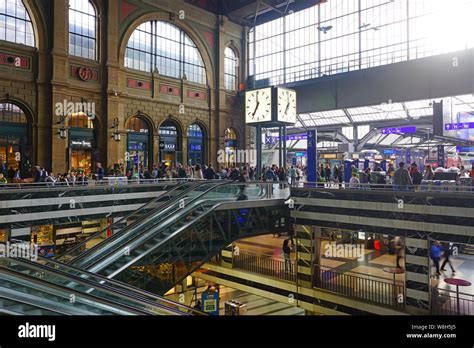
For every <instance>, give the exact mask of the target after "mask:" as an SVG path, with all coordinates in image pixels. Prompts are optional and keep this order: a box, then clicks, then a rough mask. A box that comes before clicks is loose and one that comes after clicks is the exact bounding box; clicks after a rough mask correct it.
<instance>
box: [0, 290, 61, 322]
mask: <svg viewBox="0 0 474 348" xmlns="http://www.w3.org/2000/svg"><path fill="white" fill-rule="evenodd" d="M1 288H2V287H1V286H0V298H6V299H8V300H11V301H15V302H18V303H22V304H25V305H28V306H32V307H35V308H38V309H44V310H46V311H49V312H54V313H57V314H59V315H70V314H69V313H66V312H64V311H60V310H58V309H51V308H48V307H46V306H44V305H41V304H36V303H35V304H32V303H28V302H26V301H25V300H23V299H19V298H18V297H14V296H8V295H6V294H5V293H2V290H1ZM0 312H3V313H5V312H13V313H15V314H17V315H24V313H20V312H17V311H11V310H7V309H5V308H0Z"/></svg>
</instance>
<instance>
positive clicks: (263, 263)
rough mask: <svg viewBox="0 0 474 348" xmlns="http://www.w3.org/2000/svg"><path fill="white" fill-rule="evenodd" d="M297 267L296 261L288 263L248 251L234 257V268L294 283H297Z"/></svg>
mask: <svg viewBox="0 0 474 348" xmlns="http://www.w3.org/2000/svg"><path fill="white" fill-rule="evenodd" d="M288 264H289V267H288ZM296 267H297V262H296V261H295V260H290V261H286V260H284V259H275V258H273V257H271V256H270V257H269V256H264V257H263V256H262V255H258V254H257V253H253V252H248V251H244V252H242V251H240V252H239V254H238V255H234V256H233V261H232V268H236V269H242V270H244V271H247V272H251V273H255V274H261V275H266V276H270V277H273V278H278V279H282V280H288V281H292V282H295V281H296Z"/></svg>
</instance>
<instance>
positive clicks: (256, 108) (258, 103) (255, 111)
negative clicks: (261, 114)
mask: <svg viewBox="0 0 474 348" xmlns="http://www.w3.org/2000/svg"><path fill="white" fill-rule="evenodd" d="M259 105H260V102H259V101H257V106H256V107H255V110H254V112H253V114H252V117H254V116H255V114H256V113H257V110H258V106H259Z"/></svg>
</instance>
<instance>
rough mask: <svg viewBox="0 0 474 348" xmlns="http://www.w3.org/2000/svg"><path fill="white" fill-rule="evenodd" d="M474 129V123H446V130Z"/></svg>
mask: <svg viewBox="0 0 474 348" xmlns="http://www.w3.org/2000/svg"><path fill="white" fill-rule="evenodd" d="M461 129H474V122H467V123H446V124H445V125H444V130H461Z"/></svg>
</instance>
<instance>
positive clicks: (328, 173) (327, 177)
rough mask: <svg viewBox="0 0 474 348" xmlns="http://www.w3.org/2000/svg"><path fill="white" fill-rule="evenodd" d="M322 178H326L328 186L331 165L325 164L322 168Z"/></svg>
mask: <svg viewBox="0 0 474 348" xmlns="http://www.w3.org/2000/svg"><path fill="white" fill-rule="evenodd" d="M324 179H325V180H326V185H327V186H328V187H329V184H330V183H331V167H330V166H329V164H326V168H325V169H324Z"/></svg>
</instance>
